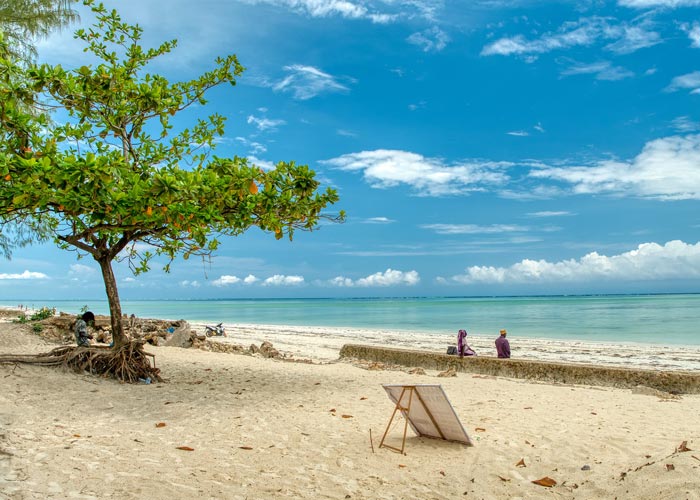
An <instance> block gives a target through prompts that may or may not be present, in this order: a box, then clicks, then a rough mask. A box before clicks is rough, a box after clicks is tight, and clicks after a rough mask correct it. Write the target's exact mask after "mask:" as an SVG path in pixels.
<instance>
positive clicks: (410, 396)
mask: <svg viewBox="0 0 700 500" xmlns="http://www.w3.org/2000/svg"><path fill="white" fill-rule="evenodd" d="M413 389H414V388H413V387H410V388H409V391H410V392H409V395H408V407H407V408H406V418H404V420H405V422H404V424H403V441H402V442H401V453H403V449H404V448H405V447H406V432H407V431H408V416H409V415H410V414H411V401H413Z"/></svg>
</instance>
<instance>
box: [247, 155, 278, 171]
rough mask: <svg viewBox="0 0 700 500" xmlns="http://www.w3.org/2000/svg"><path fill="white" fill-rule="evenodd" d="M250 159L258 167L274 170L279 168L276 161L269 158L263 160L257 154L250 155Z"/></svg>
mask: <svg viewBox="0 0 700 500" xmlns="http://www.w3.org/2000/svg"><path fill="white" fill-rule="evenodd" d="M248 161H249V162H250V163H252V164H253V165H255V166H256V167H260V168H262V169H263V170H274V169H275V168H277V167H276V166H275V164H274V163H272V162H271V161H268V160H262V159H260V158H258V157H256V156H253V155H248Z"/></svg>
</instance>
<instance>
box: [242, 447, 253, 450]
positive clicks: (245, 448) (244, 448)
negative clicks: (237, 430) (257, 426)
mask: <svg viewBox="0 0 700 500" xmlns="http://www.w3.org/2000/svg"><path fill="white" fill-rule="evenodd" d="M239 448H240V449H241V450H252V449H253V447H252V446H239Z"/></svg>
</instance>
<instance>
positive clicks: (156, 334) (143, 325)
mask: <svg viewBox="0 0 700 500" xmlns="http://www.w3.org/2000/svg"><path fill="white" fill-rule="evenodd" d="M77 319H78V317H77V316H76V315H72V314H66V313H60V314H59V315H58V316H54V317H52V318H47V319H45V320H43V321H41V324H42V330H41V332H40V334H41V335H42V336H43V337H45V338H47V339H49V340H51V341H54V342H62V343H72V342H75V334H74V333H73V329H74V328H75V322H76V321H77ZM122 324H123V326H124V333H126V335H127V337H129V338H130V339H135V340H138V339H141V340H144V341H145V342H147V343H149V344H152V345H156V346H168V347H182V348H185V349H187V348H191V347H194V348H196V349H202V350H205V351H212V352H228V353H233V354H247V355H253V356H260V357H263V358H274V359H284V360H288V361H292V360H293V359H291V358H287V356H285V355H284V354H281V353H280V352H279V351H278V350H277V349H275V348H274V347H273V345H272V343H270V342H267V341H265V342H263V343H262V344H260V345H259V346H258V345H255V344H251V345H250V347H244V346H243V345H241V344H234V343H233V342H230V341H220V340H218V339H217V340H212V339H209V338H208V337H207V336H206V335H205V333H204V332H199V331H197V330H194V329H192V328H191V326H190V324H189V323H188V322H187V321H185V320H184V319H181V320H178V321H166V320H160V319H141V318H137V317H135V316H133V315H132V316H126V315H124V319H123V322H122ZM93 333H94V340H95V341H96V342H100V343H103V344H109V343H111V342H112V331H111V321H110V317H109V316H96V317H95V326H94V331H93Z"/></svg>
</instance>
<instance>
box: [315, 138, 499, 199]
mask: <svg viewBox="0 0 700 500" xmlns="http://www.w3.org/2000/svg"><path fill="white" fill-rule="evenodd" d="M321 163H323V164H326V165H330V166H332V167H335V168H338V169H340V170H345V171H349V172H358V171H359V172H362V173H363V176H364V179H365V180H366V181H367V182H368V183H369V184H370V186H372V187H374V188H380V189H384V188H390V187H396V186H399V185H407V186H409V187H411V188H413V189H414V191H415V194H417V195H419V196H441V195H456V194H463V193H467V192H470V191H482V190H484V186H485V185H499V184H503V183H505V182H506V181H507V180H508V176H507V175H506V174H504V173H503V172H502V170H503V169H505V168H507V167H509V166H512V164H511V163H509V162H488V161H477V160H471V161H465V162H462V163H456V164H446V163H445V162H444V161H443V160H442V159H439V158H426V157H424V156H422V155H419V154H416V153H411V152H408V151H398V150H390V149H377V150H374V151H362V152H359V153H350V154H346V155H343V156H339V157H337V158H333V159H330V160H325V161H323V162H321Z"/></svg>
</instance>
